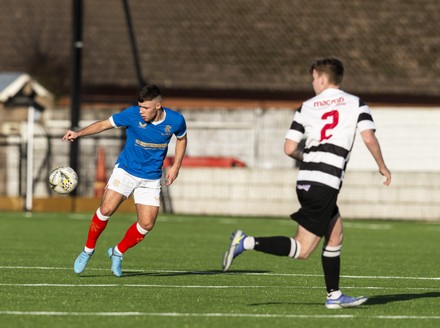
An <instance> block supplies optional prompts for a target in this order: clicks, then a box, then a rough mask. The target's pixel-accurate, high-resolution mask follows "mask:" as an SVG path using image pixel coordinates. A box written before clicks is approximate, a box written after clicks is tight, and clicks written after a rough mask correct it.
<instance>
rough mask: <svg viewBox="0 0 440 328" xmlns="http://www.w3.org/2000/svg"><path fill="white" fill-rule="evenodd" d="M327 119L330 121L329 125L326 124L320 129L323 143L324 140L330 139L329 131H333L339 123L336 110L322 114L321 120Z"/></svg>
mask: <svg viewBox="0 0 440 328" xmlns="http://www.w3.org/2000/svg"><path fill="white" fill-rule="evenodd" d="M328 118H330V119H331V121H330V123H327V124H326V125H324V127H323V128H322V129H321V140H319V141H323V140H326V139H330V138H331V137H332V136H333V135H332V134H330V133H329V132H330V131H329V130H331V129H334V128H335V127H336V125H338V123H339V112H338V111H337V110H331V111H330V112H327V113H324V114H323V115H322V116H321V119H323V120H327V119H328Z"/></svg>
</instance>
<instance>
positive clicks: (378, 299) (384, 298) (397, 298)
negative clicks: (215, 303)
mask: <svg viewBox="0 0 440 328" xmlns="http://www.w3.org/2000/svg"><path fill="white" fill-rule="evenodd" d="M437 297H440V292H429V293H421V294H395V295H377V296H371V297H369V298H368V301H367V302H366V303H365V305H383V304H388V303H392V302H404V301H411V300H415V299H422V298H437ZM289 304H291V305H323V303H299V302H262V303H251V304H248V306H266V305H289ZM362 308H364V306H362Z"/></svg>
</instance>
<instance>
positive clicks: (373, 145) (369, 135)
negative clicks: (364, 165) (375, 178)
mask: <svg viewBox="0 0 440 328" xmlns="http://www.w3.org/2000/svg"><path fill="white" fill-rule="evenodd" d="M361 136H362V139H363V140H364V143H365V145H366V146H367V148H368V150H369V151H370V153H371V155H373V157H374V160H375V161H376V163H377V166H378V167H379V172H380V174H382V175H383V176H384V177H385V181H384V183H383V184H384V185H385V186H388V185H389V184H390V183H391V172H390V171H389V170H388V168H387V166H386V165H385V161H384V159H383V156H382V151H381V149H380V145H379V141H378V140H377V138H376V135H375V134H374V130H372V129H367V130H364V131H362V132H361Z"/></svg>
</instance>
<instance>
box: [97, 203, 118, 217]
mask: <svg viewBox="0 0 440 328" xmlns="http://www.w3.org/2000/svg"><path fill="white" fill-rule="evenodd" d="M99 211H100V212H101V214H102V215H103V216H107V217H110V216H112V214H113V213H114V210H113V209H112V208H110V207H108V206H101V207H100V208H99Z"/></svg>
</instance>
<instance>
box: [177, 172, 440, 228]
mask: <svg viewBox="0 0 440 328" xmlns="http://www.w3.org/2000/svg"><path fill="white" fill-rule="evenodd" d="M296 174H297V170H296V169H276V170H266V169H248V168H232V169H228V168H202V169H200V168H183V169H182V170H181V172H180V174H179V177H178V179H177V180H176V181H175V182H174V183H173V184H172V186H171V187H170V193H171V197H172V203H173V208H174V211H175V212H176V213H186V214H207V215H243V216H247V215H250V216H278V217H283V216H285V217H288V216H289V214H291V213H292V212H294V211H296V210H297V209H298V207H299V203H298V201H297V197H296V192H295V180H296ZM382 182H383V178H382V176H380V174H379V173H377V172H373V171H371V172H368V171H367V172H363V171H349V172H347V175H346V178H345V181H344V185H343V188H342V191H341V193H340V196H339V201H338V203H339V207H340V211H341V214H342V215H343V216H345V217H348V218H370V219H402V220H440V197H438V190H440V172H436V173H417V172H414V173H412V172H411V173H405V172H398V171H396V172H394V173H393V182H392V184H391V185H390V186H389V187H385V186H383V185H382Z"/></svg>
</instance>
